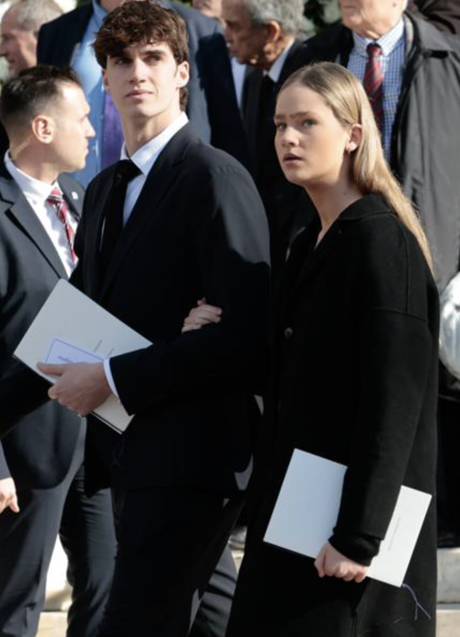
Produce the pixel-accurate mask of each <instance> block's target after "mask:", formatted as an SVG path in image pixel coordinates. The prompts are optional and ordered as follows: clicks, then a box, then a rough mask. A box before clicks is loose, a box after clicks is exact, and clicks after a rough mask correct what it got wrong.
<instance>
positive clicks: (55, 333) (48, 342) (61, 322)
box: [14, 279, 151, 433]
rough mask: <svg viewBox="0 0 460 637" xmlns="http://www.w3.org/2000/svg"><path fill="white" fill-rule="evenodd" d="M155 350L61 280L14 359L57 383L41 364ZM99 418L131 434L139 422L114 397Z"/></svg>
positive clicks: (89, 360) (101, 409) (100, 410)
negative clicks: (132, 423)
mask: <svg viewBox="0 0 460 637" xmlns="http://www.w3.org/2000/svg"><path fill="white" fill-rule="evenodd" d="M149 345H151V342H150V341H149V340H147V339H146V338H144V337H143V336H141V335H140V334H138V333H137V332H135V331H134V330H133V329H131V328H130V327H128V326H127V325H125V324H124V323H123V322H122V321H120V320H119V319H117V318H116V317H115V316H113V315H112V314H110V313H109V312H107V311H106V310H104V308H102V307H101V306H100V305H98V304H97V303H95V302H94V301H93V300H92V299H90V298H89V297H88V296H86V295H85V294H83V293H82V292H80V291H79V290H77V289H76V288H75V287H74V286H73V285H71V284H70V283H69V282H68V281H65V280H64V279H61V280H60V281H58V283H57V284H56V286H55V288H54V289H53V291H52V292H51V294H50V296H49V297H48V299H47V300H46V302H45V304H44V305H43V307H42V309H41V310H40V312H39V313H38V314H37V316H36V317H35V320H34V321H33V323H32V325H31V326H30V327H29V329H28V330H27V332H26V333H25V335H24V337H23V339H22V341H21V342H20V343H19V345H18V346H17V348H16V350H15V352H14V355H15V356H16V357H17V358H18V359H19V360H21V361H22V362H23V363H25V364H26V365H27V366H28V367H30V368H31V369H32V370H33V371H34V372H36V373H37V374H39V375H40V376H42V377H43V378H46V379H47V380H49V381H50V382H51V383H53V382H55V378H53V377H52V376H46V375H45V374H43V373H42V372H40V371H39V370H38V369H37V363H38V362H40V361H42V362H46V363H56V364H62V363H82V362H86V363H96V362H99V361H103V360H105V359H106V358H110V357H111V356H117V355H118V354H126V353H127V352H132V351H134V350H136V349H143V348H144V347H148V346H149ZM94 415H95V416H97V417H98V418H100V420H102V421H103V422H105V423H106V424H107V425H109V426H110V427H112V428H113V429H114V430H115V431H117V432H119V433H122V432H123V431H125V429H126V428H127V426H128V425H129V423H130V421H131V420H132V418H133V416H130V415H129V414H128V413H127V412H126V410H125V408H124V407H123V405H122V404H121V403H120V401H119V400H118V398H117V397H116V396H114V395H113V394H112V395H111V396H110V397H109V398H108V399H107V400H106V401H105V403H104V404H103V405H101V406H100V407H98V408H97V409H96V410H95V411H94Z"/></svg>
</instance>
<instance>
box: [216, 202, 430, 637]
mask: <svg viewBox="0 0 460 637" xmlns="http://www.w3.org/2000/svg"><path fill="white" fill-rule="evenodd" d="M318 231H319V222H315V223H313V224H312V225H311V226H310V227H309V228H307V230H305V231H304V232H303V233H302V235H300V236H299V237H298V239H297V240H296V242H295V243H294V245H293V248H292V252H291V255H290V258H289V261H288V262H287V264H286V268H285V272H284V278H283V280H282V289H281V293H280V294H279V298H278V300H277V312H276V318H275V326H274V342H273V352H274V354H273V369H274V372H273V374H272V381H271V389H270V391H269V396H268V400H267V409H266V417H265V426H264V428H263V431H262V436H261V440H260V444H259V448H258V453H257V455H256V459H255V473H254V482H253V492H252V499H251V507H250V532H249V537H248V545H247V553H246V557H245V559H244V562H243V566H242V570H241V573H240V581H239V585H238V589H237V594H236V599H235V602H234V609H233V614H232V619H231V623H230V628H229V633H228V635H229V637H246V636H247V637H249V636H251V637H253V636H254V635H264V637H275V636H276V637H288V636H289V637H295V636H297V635H298V636H299V637H300V635H302V636H306V635H308V636H309V637H352V636H354V635H366V637H393V636H396V635H401V636H402V635H409V634H410V635H414V636H415V635H416V636H417V637H433V636H434V634H435V617H436V538H435V530H436V524H435V505H434V502H433V501H432V502H431V505H430V508H429V512H428V515H427V518H426V520H425V522H424V525H423V528H422V531H421V534H420V537H419V540H418V542H417V545H416V548H415V552H414V554H413V557H412V560H411V563H410V565H409V569H408V572H407V574H406V578H405V582H404V583H405V586H403V587H402V588H396V587H393V586H390V585H388V584H383V583H380V582H377V581H374V580H369V579H367V580H366V581H365V582H364V583H363V584H356V583H347V582H343V581H340V580H337V579H335V578H328V577H326V578H324V579H320V578H319V577H318V575H317V573H316V569H315V568H314V565H313V560H312V559H311V558H307V557H303V556H300V555H298V554H294V553H289V552H287V551H283V550H281V549H278V548H276V547H274V546H271V545H268V544H265V543H264V542H263V537H264V534H265V531H266V527H267V524H268V521H269V518H270V515H271V512H272V510H273V506H274V504H275V501H276V498H277V496H278V493H279V490H280V486H281V483H282V480H283V477H284V475H285V471H286V468H287V466H288V463H289V460H290V458H291V455H292V452H293V450H294V449H295V448H298V449H302V450H305V451H308V452H311V453H314V454H317V455H319V456H322V457H325V458H328V459H330V460H334V461H336V462H340V463H343V464H345V465H347V467H348V469H347V472H346V476H345V481H344V489H343V493H342V500H341V506H340V512H339V517H338V521H337V524H336V527H335V529H334V533H333V535H332V537H331V538H330V542H331V544H333V546H335V547H336V548H337V549H338V550H339V551H341V552H342V553H343V554H345V555H347V556H348V557H350V558H352V559H355V560H356V561H359V562H361V563H364V564H365V563H369V561H370V560H371V558H372V557H373V556H374V555H375V554H376V553H377V551H378V546H379V543H380V541H381V540H382V539H383V538H384V537H385V533H386V531H387V527H388V524H389V521H390V518H391V516H392V513H393V510H394V506H395V502H396V499H397V496H398V493H399V490H400V487H401V485H403V484H404V485H407V486H409V487H413V488H416V489H420V490H422V491H425V492H428V493H430V494H434V490H435V458H436V436H435V412H436V393H437V341H438V298H437V291H436V286H435V283H434V281H433V278H432V276H431V273H430V271H429V269H428V267H427V266H426V263H425V261H424V258H423V256H422V254H421V251H420V249H419V246H418V244H417V242H416V240H415V239H414V237H413V235H412V234H411V233H410V232H409V231H408V230H407V229H406V228H405V227H404V226H403V225H402V224H401V223H400V222H399V220H398V219H397V218H396V216H395V215H394V213H393V212H391V211H390V210H389V209H388V206H387V205H386V203H385V202H384V201H383V200H382V199H381V198H380V197H378V196H376V195H370V196H366V197H363V198H362V199H361V200H359V201H358V202H356V203H354V204H353V205H352V206H350V207H349V208H347V210H345V211H344V212H343V213H342V215H341V216H340V217H339V218H338V219H337V220H336V222H335V223H334V224H333V226H331V228H330V229H329V231H328V232H327V234H326V235H325V237H324V238H323V240H322V241H321V242H320V243H319V245H318V246H317V247H316V249H315V248H314V246H315V243H316V238H317V234H318ZM411 591H412V592H411ZM414 595H415V597H416V599H417V600H418V603H419V604H420V606H421V607H422V608H423V610H422V609H421V608H419V607H417V604H416V602H415V598H414ZM428 616H430V618H429V617H428Z"/></svg>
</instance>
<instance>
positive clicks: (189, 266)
mask: <svg viewBox="0 0 460 637" xmlns="http://www.w3.org/2000/svg"><path fill="white" fill-rule="evenodd" d="M95 51H96V56H97V58H98V61H99V63H100V64H101V66H102V67H103V69H104V84H105V86H106V88H107V90H109V91H110V92H111V95H112V98H113V100H114V102H115V104H116V105H117V107H118V109H119V111H120V114H121V118H122V122H123V129H124V134H125V140H126V141H125V147H124V151H123V156H124V160H123V161H122V162H119V164H118V165H116V166H114V167H111V168H109V169H107V170H106V171H104V172H102V173H101V175H100V176H99V177H97V178H96V179H95V180H94V181H93V182H92V183H91V184H90V186H89V188H88V191H87V196H86V198H85V205H84V211H83V216H82V222H81V225H80V229H79V233H78V237H77V242H76V250H77V254H78V255H79V257H80V261H79V265H78V267H77V270H76V271H75V275H74V277H73V279H72V280H73V282H74V283H75V284H76V285H77V286H78V287H79V288H80V289H81V290H83V291H84V292H85V293H86V294H88V295H89V296H91V297H92V298H93V299H95V300H96V301H98V302H99V303H100V304H101V305H102V306H103V307H105V308H106V309H107V310H108V311H110V312H111V313H112V314H114V315H115V316H117V317H118V318H120V319H121V320H122V321H124V322H125V323H127V324H128V325H130V326H131V327H132V328H134V329H136V330H137V331H139V332H140V333H141V334H143V335H144V336H145V337H147V338H148V339H149V340H151V341H152V343H153V345H152V346H150V347H148V348H146V349H144V350H139V351H134V352H132V353H130V354H126V355H123V356H117V357H113V358H111V359H110V360H109V361H106V362H105V363H104V364H98V365H87V364H83V365H81V364H75V365H62V366H61V365H58V366H48V365H45V366H43V367H42V369H43V370H44V371H46V373H50V374H52V375H55V376H57V377H58V379H57V382H56V384H55V385H54V386H53V388H52V389H51V390H50V391H49V395H50V397H51V398H53V399H55V400H58V401H59V402H60V403H61V404H64V405H66V406H68V407H69V408H70V409H72V410H74V411H76V412H78V413H80V414H86V413H89V412H91V411H92V410H93V409H94V408H95V407H96V406H98V405H100V404H101V403H102V402H103V401H104V400H105V399H106V398H107V397H108V396H109V395H110V394H111V393H115V394H116V395H118V397H119V399H120V401H121V402H122V404H123V405H124V407H125V408H126V409H127V411H128V412H129V413H131V414H134V416H135V417H134V419H133V421H132V422H131V424H130V425H129V427H128V429H127V431H126V433H125V434H124V435H123V436H121V437H118V436H116V435H115V434H112V433H111V431H110V430H109V429H108V428H107V427H106V426H105V425H103V424H102V423H101V422H98V421H96V420H95V419H94V418H92V417H89V418H88V420H89V421H90V422H91V424H90V434H91V440H90V442H91V445H90V448H89V449H88V454H87V467H88V478H89V479H90V480H91V481H92V484H93V486H94V485H97V484H106V483H107V482H108V481H111V484H112V489H113V495H114V502H115V508H116V515H117V519H118V527H117V533H118V542H119V549H118V554H117V560H116V566H115V575H114V584H113V587H112V591H111V596H110V599H109V602H108V605H107V609H106V615H105V619H104V620H103V623H102V627H101V631H100V637H102V636H104V637H108V636H115V635H117V636H120V635H126V636H127V635H147V634H155V635H156V636H157V637H160V636H169V635H174V637H182V636H186V635H188V634H189V631H190V626H191V625H192V623H193V619H194V616H195V614H196V612H197V609H198V607H199V605H200V599H201V595H202V592H203V590H204V589H205V588H206V586H207V583H208V581H209V578H210V576H211V574H212V572H213V570H214V568H215V566H216V564H217V562H218V560H219V557H220V555H221V554H222V552H223V550H224V548H225V547H226V543H227V539H228V536H229V533H230V530H231V528H232V525H233V524H234V521H235V519H236V517H237V515H238V512H239V509H240V505H241V497H242V493H243V492H244V490H245V488H246V485H247V481H248V478H249V475H250V472H251V462H252V460H251V459H252V448H253V440H254V436H255V430H256V427H257V423H258V418H259V413H258V409H257V406H256V404H255V402H254V399H253V397H252V390H253V389H254V385H255V384H257V382H258V381H259V378H258V376H259V373H260V370H261V367H262V366H263V365H264V356H265V336H264V332H265V329H264V326H265V320H266V306H267V296H268V274H269V273H268V230H267V224H266V219H265V213H264V210H263V207H262V203H261V200H260V198H259V196H258V194H257V191H256V188H255V186H254V184H253V181H252V179H251V177H250V176H249V174H248V173H247V172H246V170H245V169H244V168H243V167H242V166H241V165H240V164H238V162H236V161H235V160H234V159H233V158H232V157H230V156H229V155H227V154H226V153H224V152H222V151H219V150H217V149H215V148H212V147H210V146H208V145H206V144H204V143H203V142H202V141H201V140H200V139H199V138H198V137H197V136H196V134H195V133H194V132H193V130H192V128H191V126H190V125H189V124H188V122H187V116H186V115H185V113H184V108H185V102H186V85H187V82H188V77H189V65H188V50H187V38H186V31H185V25H184V23H183V21H182V20H181V19H180V18H179V17H178V16H177V14H176V13H175V12H172V11H169V10H166V9H164V8H162V7H160V6H159V5H157V4H154V3H150V2H142V1H140V2H128V3H126V4H123V5H122V6H121V7H119V8H117V9H115V10H114V11H113V12H112V13H111V14H110V15H109V16H108V18H107V19H106V21H105V22H104V25H103V26H102V28H101V30H100V31H99V32H98V35H97V37H96V41H95ZM123 190H124V191H125V192H123ZM120 202H121V204H122V205H119V204H120ZM117 217H118V218H117ZM117 224H118V230H117ZM103 226H104V228H103ZM102 228H103V229H102ZM203 297H205V298H206V299H207V300H208V301H209V302H210V303H215V304H218V305H220V306H221V307H223V308H224V310H225V320H223V321H222V322H221V323H219V324H217V325H212V326H209V327H207V328H206V329H203V330H195V331H191V332H188V333H186V334H184V335H181V328H182V324H183V320H184V318H185V316H186V315H187V314H188V312H189V310H190V308H191V307H192V306H194V305H195V304H196V300H197V299H201V298H203ZM101 459H105V462H106V469H107V470H104V465H103V461H102V460H101ZM229 584H230V587H232V586H233V584H232V582H231V580H230V582H229ZM230 596H231V590H230ZM224 630H225V626H224Z"/></svg>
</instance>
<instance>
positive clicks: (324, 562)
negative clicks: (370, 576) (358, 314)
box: [315, 542, 369, 583]
mask: <svg viewBox="0 0 460 637" xmlns="http://www.w3.org/2000/svg"><path fill="white" fill-rule="evenodd" d="M315 567H316V570H317V571H318V575H319V576H320V577H324V576H325V575H329V576H333V577H338V578H339V579H343V580H345V582H351V581H355V582H358V583H360V582H362V581H363V580H364V578H365V577H366V574H367V571H368V568H369V567H368V566H363V565H362V564H358V562H353V560H349V559H348V557H345V555H342V553H339V551H337V550H336V549H335V548H334V547H333V546H331V545H330V544H329V542H327V543H326V544H325V545H324V546H323V548H322V549H321V551H320V552H319V553H318V557H317V558H316V560H315Z"/></svg>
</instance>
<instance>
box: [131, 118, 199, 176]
mask: <svg viewBox="0 0 460 637" xmlns="http://www.w3.org/2000/svg"><path fill="white" fill-rule="evenodd" d="M187 122H188V117H187V115H186V114H185V113H184V112H182V113H181V114H180V115H179V117H177V118H176V119H175V120H174V121H173V122H172V124H170V125H169V126H167V127H166V128H165V129H164V131H162V132H161V133H160V134H159V135H157V136H156V137H154V138H153V139H151V140H150V141H149V142H147V143H146V144H144V145H143V146H141V147H140V148H139V149H138V150H136V152H135V153H134V154H133V155H132V157H129V155H128V153H127V152H126V146H125V144H123V147H122V149H121V159H131V161H132V162H133V163H135V164H136V166H137V167H138V168H139V170H140V171H141V172H142V174H143V175H145V176H147V175H148V174H149V172H150V170H151V168H152V166H153V164H154V163H155V161H156V159H157V158H158V155H159V154H160V153H161V151H162V150H163V148H164V147H165V146H166V144H167V143H168V142H169V141H170V140H171V139H172V138H173V137H174V135H175V134H176V133H177V132H178V131H179V130H180V129H181V128H183V127H184V126H185V125H186V124H187Z"/></svg>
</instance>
